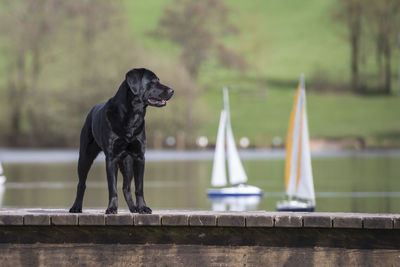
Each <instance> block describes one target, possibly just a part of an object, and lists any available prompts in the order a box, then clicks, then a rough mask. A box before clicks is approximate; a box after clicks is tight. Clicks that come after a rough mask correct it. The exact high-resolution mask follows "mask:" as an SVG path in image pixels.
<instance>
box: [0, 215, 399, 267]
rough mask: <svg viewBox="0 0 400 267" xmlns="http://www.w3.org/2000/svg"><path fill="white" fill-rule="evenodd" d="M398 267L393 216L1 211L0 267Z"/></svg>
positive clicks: (396, 229) (397, 219) (397, 224)
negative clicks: (129, 266) (109, 213)
mask: <svg viewBox="0 0 400 267" xmlns="http://www.w3.org/2000/svg"><path fill="white" fill-rule="evenodd" d="M71 263H74V264H78V265H80V264H81V265H97V266H99V265H107V266H112V265H115V266H121V265H122V266H126V265H132V266H136V265H139V266H157V265H160V266H215V265H217V266H245V265H247V266H297V267H298V266H346V265H347V266H357V265H359V266H374V265H375V266H400V214H356V213H354V214H353V213H351V214H350V213H291V212H264V211H254V212H211V211H155V212H154V213H153V214H151V215H139V214H130V213H129V212H127V211H120V213H119V214H118V215H104V211H103V210H101V211H100V210H84V213H82V214H69V213H67V211H66V210H43V209H0V265H1V266H11V265H13V266H19V265H29V266H32V265H43V266H51V265H61V266H62V265H70V264H71Z"/></svg>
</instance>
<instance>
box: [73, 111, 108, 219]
mask: <svg viewBox="0 0 400 267" xmlns="http://www.w3.org/2000/svg"><path fill="white" fill-rule="evenodd" d="M91 124H92V123H91V116H90V114H89V115H88V118H87V119H86V122H85V125H84V126H83V128H82V132H81V138H80V148H79V160H78V177H79V182H78V187H77V192H76V199H75V202H74V204H73V205H72V208H71V209H70V210H69V212H71V213H80V212H82V202H83V195H84V194H85V189H86V179H87V175H88V173H89V170H90V167H91V166H92V163H93V161H94V159H95V158H96V157H97V155H98V154H99V153H100V151H101V148H100V147H99V146H98V145H97V143H96V141H95V140H94V137H93V134H92V127H91Z"/></svg>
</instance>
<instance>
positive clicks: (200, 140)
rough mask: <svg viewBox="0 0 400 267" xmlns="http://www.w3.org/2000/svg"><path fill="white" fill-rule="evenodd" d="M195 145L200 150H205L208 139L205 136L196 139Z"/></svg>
mask: <svg viewBox="0 0 400 267" xmlns="http://www.w3.org/2000/svg"><path fill="white" fill-rule="evenodd" d="M196 144H197V145H198V146H199V147H201V148H205V147H206V146H207V145H208V138H207V137H206V136H200V137H199V138H197V140H196Z"/></svg>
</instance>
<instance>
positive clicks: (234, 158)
mask: <svg viewBox="0 0 400 267" xmlns="http://www.w3.org/2000/svg"><path fill="white" fill-rule="evenodd" d="M223 92H224V108H225V111H226V114H227V116H226V117H227V118H226V153H227V158H228V170H229V183H230V184H233V185H235V184H243V183H246V182H247V176H246V172H245V171H244V168H243V165H242V162H241V161H240V158H239V153H238V151H237V148H236V144H235V138H234V137H233V132H232V127H231V118H230V110H229V95H228V89H227V88H226V87H224V89H223Z"/></svg>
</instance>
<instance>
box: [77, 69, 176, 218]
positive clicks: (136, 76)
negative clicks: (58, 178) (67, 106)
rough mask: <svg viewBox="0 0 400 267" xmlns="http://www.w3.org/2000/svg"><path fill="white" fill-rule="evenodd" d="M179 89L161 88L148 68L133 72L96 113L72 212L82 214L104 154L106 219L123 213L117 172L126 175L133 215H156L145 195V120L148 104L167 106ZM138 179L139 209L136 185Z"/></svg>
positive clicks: (84, 136)
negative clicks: (97, 160)
mask: <svg viewBox="0 0 400 267" xmlns="http://www.w3.org/2000/svg"><path fill="white" fill-rule="evenodd" d="M173 93H174V90H172V89H171V88H169V87H167V86H165V85H163V84H161V83H160V80H159V79H158V77H157V76H156V75H155V74H154V73H153V72H151V71H150V70H147V69H132V70H130V71H129V72H128V73H127V74H126V76H125V80H124V81H123V82H122V84H121V86H120V87H119V89H118V92H117V93H116V95H115V96H114V97H112V98H111V99H110V100H108V101H107V102H106V103H101V104H98V105H96V106H95V107H93V108H92V110H91V111H90V112H89V114H88V116H87V118H86V121H85V124H84V125H83V128H82V132H81V138H80V149H79V162H78V176H79V183H78V189H77V194H76V199H75V203H74V205H73V206H72V208H71V209H70V210H69V212H72V213H80V212H82V201H83V195H84V193H85V188H86V178H87V175H88V172H89V169H90V166H91V165H92V163H93V160H94V159H95V158H96V157H97V155H98V154H99V153H100V151H103V152H104V154H105V156H106V170H107V182H108V193H109V199H108V200H109V202H108V208H107V210H106V213H107V214H110V213H113V214H116V213H117V210H118V197H117V172H118V167H119V169H120V171H121V173H122V175H123V178H124V180H123V186H122V188H123V192H124V197H125V200H126V202H127V203H128V206H129V210H130V211H131V212H139V213H148V214H150V213H151V209H150V208H149V207H147V206H146V202H145V201H144V196H143V174H144V163H145V159H144V152H145V150H146V133H145V123H144V117H145V114H146V108H147V106H148V105H150V106H154V107H163V106H165V105H166V103H167V100H169V99H170V98H171V97H172V95H173ZM132 177H134V179H135V195H136V205H135V202H134V201H133V199H132V194H131V182H132Z"/></svg>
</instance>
